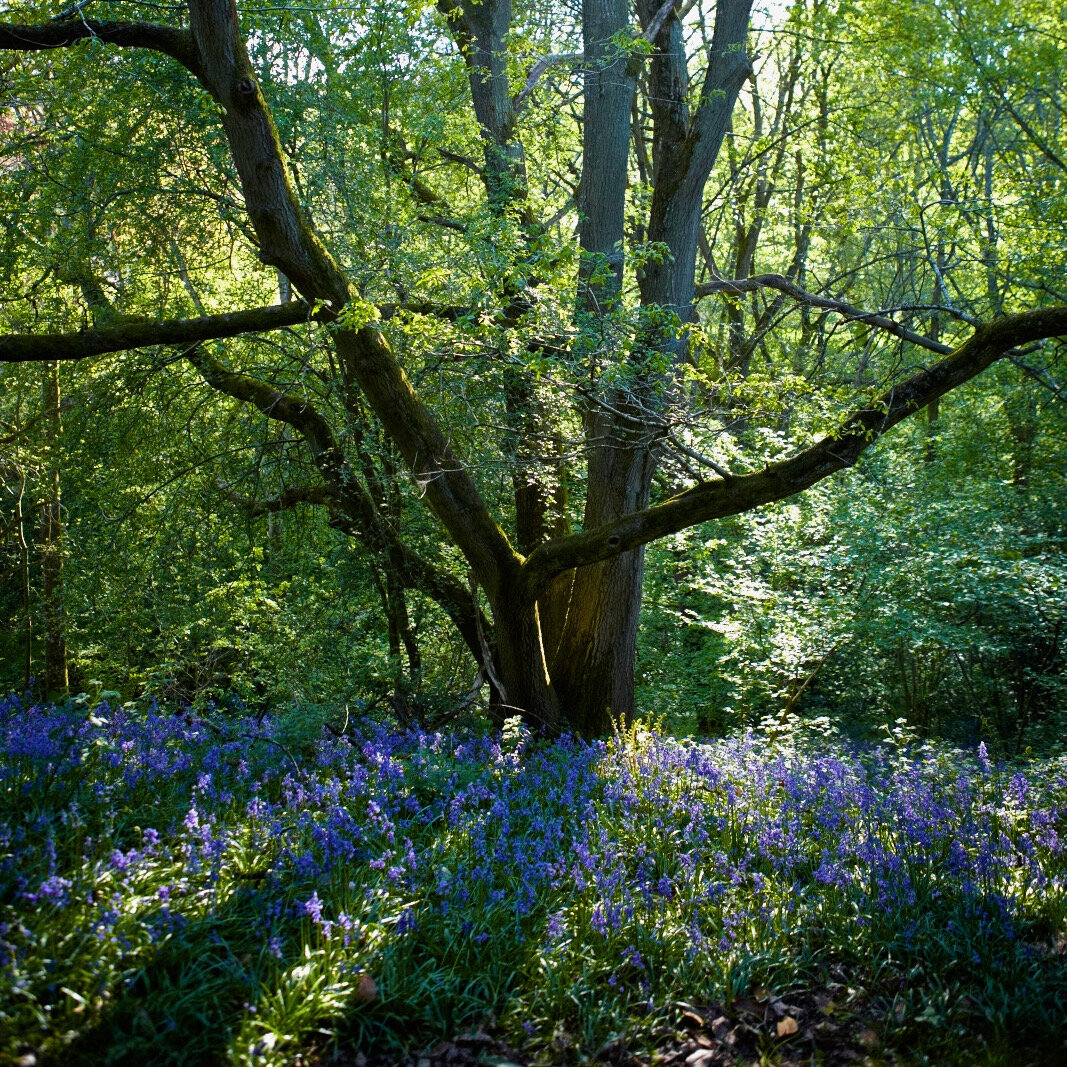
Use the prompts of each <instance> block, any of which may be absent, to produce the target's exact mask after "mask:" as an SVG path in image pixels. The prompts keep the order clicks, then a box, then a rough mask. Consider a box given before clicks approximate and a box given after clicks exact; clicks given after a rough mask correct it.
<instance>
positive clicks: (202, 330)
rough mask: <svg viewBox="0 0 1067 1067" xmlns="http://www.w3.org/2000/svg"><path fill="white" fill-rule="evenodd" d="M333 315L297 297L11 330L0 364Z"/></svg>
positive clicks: (0, 347)
mask: <svg viewBox="0 0 1067 1067" xmlns="http://www.w3.org/2000/svg"><path fill="white" fill-rule="evenodd" d="M332 317H333V316H331V315H330V314H329V313H328V312H318V313H313V312H312V309H311V305H310V304H306V303H304V302H303V301H301V300H297V301H293V302H291V303H288V304H277V305H272V306H269V307H260V308H250V309H248V310H247V311H231V312H227V313H226V314H224V315H202V316H200V317H199V318H195V319H172V320H170V321H169V322H125V323H120V324H119V325H117V326H106V327H100V328H99V329H93V330H84V331H82V332H81V333H51V334H9V335H8V336H7V337H0V363H33V362H38V361H45V360H70V359H85V358H86V357H88V356H99V355H102V354H104V353H105V352H128V351H130V350H131V349H134V348H151V347H153V346H155V345H188V344H196V343H198V342H200V341H210V340H217V339H219V338H223V337H237V336H238V335H240V334H243V333H264V332H266V331H268V330H279V329H281V328H282V327H284V326H296V325H297V324H298V323H301V322H307V321H308V320H309V319H312V318H318V319H320V320H325V319H328V318H332Z"/></svg>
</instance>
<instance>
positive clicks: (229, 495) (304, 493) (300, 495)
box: [218, 481, 335, 518]
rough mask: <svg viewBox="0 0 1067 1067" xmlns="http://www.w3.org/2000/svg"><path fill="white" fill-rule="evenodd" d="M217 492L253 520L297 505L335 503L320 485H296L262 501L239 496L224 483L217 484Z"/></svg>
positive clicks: (326, 504)
mask: <svg viewBox="0 0 1067 1067" xmlns="http://www.w3.org/2000/svg"><path fill="white" fill-rule="evenodd" d="M218 485H219V490H220V491H221V492H222V494H223V496H225V497H226V499H227V500H229V501H230V503H232V504H236V505H237V506H238V507H240V508H243V509H244V510H245V511H246V512H248V514H249V515H251V516H252V517H253V518H258V517H259V516H260V515H276V514H277V513H278V512H280V511H289V510H290V509H291V508H295V507H296V506H297V505H298V504H316V505H319V506H329V505H330V504H331V503H335V501H334V499H333V497H332V496H331V495H330V493H329V492H328V491H327V489H326V487H325V486H322V485H298V486H292V487H291V488H289V489H283V490H282V491H281V492H280V493H278V495H277V496H272V497H267V498H266V499H263V500H253V499H250V498H248V497H243V496H241V494H240V493H236V492H234V490H233V489H232V488H231V487H230V486H229V485H228V484H227V483H226V482H221V481H220V482H219V483H218Z"/></svg>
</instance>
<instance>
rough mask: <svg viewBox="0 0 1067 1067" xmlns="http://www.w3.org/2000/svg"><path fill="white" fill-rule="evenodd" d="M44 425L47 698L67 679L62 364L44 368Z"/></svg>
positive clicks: (43, 603) (63, 690)
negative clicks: (61, 467) (46, 444)
mask: <svg viewBox="0 0 1067 1067" xmlns="http://www.w3.org/2000/svg"><path fill="white" fill-rule="evenodd" d="M42 396H43V400H44V411H45V425H46V426H47V427H48V432H49V436H50V438H51V440H50V442H49V448H48V464H47V484H48V491H47V495H46V497H45V499H44V501H43V502H42V504H41V524H40V538H41V616H42V621H43V624H44V626H43V628H44V673H43V676H42V678H41V688H42V690H43V692H44V693H45V695H46V696H56V695H59V694H64V693H66V691H67V688H68V686H69V681H68V675H67V637H66V626H65V621H66V620H65V613H64V604H63V517H62V500H61V497H60V471H59V445H60V438H61V436H62V433H63V424H62V421H61V417H60V411H59V401H60V396H59V364H58V363H49V364H47V365H46V367H45V377H44V381H43V383H42Z"/></svg>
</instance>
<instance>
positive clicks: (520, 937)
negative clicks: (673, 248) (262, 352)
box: [0, 697, 1067, 1064]
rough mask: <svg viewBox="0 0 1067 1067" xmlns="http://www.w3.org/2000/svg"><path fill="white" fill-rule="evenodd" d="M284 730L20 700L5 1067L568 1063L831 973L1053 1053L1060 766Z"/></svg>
mask: <svg viewBox="0 0 1067 1067" xmlns="http://www.w3.org/2000/svg"><path fill="white" fill-rule="evenodd" d="M279 730H280V728H278V727H275V726H273V725H271V724H270V723H259V722H256V721H253V720H244V721H239V720H235V719H234V718H233V717H232V716H231V717H229V718H226V717H223V716H219V717H218V718H217V719H216V718H213V717H207V718H205V717H198V718H194V717H192V716H191V715H187V714H186V715H176V714H167V713H164V712H162V711H160V710H159V709H156V708H154V707H149V708H147V709H138V708H134V707H114V708H113V707H109V706H107V705H106V704H99V705H97V706H95V707H92V708H89V707H87V706H77V705H67V706H63V707H51V706H41V705H34V704H32V702H30V701H26V700H20V699H18V698H14V697H12V698H9V699H8V700H6V701H3V702H0V742H2V753H0V1060H2V1059H3V1058H4V1057H6V1058H8V1059H9V1060H11V1061H14V1060H17V1059H18V1058H19V1057H25V1056H29V1055H33V1056H34V1057H36V1058H37V1060H38V1062H45V1061H48V1060H52V1061H54V1062H63V1063H77V1062H104V1061H107V1062H115V1063H120V1062H128V1063H145V1062H152V1063H164V1062H174V1063H190V1062H196V1063H211V1062H232V1063H277V1064H282V1063H293V1062H294V1061H295V1060H296V1059H297V1057H298V1056H300V1055H301V1054H306V1053H307V1052H308V1050H309V1049H310V1048H312V1047H314V1048H315V1049H318V1050H319V1051H320V1052H321V1053H322V1054H323V1055H326V1054H328V1052H329V1048H330V1047H331V1046H332V1047H348V1048H358V1049H361V1050H363V1051H365V1052H367V1053H368V1054H370V1053H372V1052H373V1051H380V1050H384V1051H385V1052H389V1053H392V1052H395V1051H396V1050H398V1049H400V1048H402V1047H408V1048H417V1047H420V1046H421V1045H424V1044H427V1043H430V1042H432V1041H434V1040H436V1039H438V1038H442V1037H449V1036H452V1035H455V1034H456V1033H459V1032H460V1031H462V1030H463V1029H464V1028H466V1027H472V1026H477V1025H491V1026H495V1027H496V1030H497V1031H498V1032H499V1034H500V1035H501V1036H503V1037H504V1038H506V1039H507V1040H508V1042H509V1043H510V1044H511V1045H512V1046H513V1047H514V1048H516V1049H518V1050H519V1051H520V1053H522V1054H525V1055H526V1056H528V1057H529V1058H531V1059H533V1060H534V1061H537V1062H578V1061H579V1060H581V1059H583V1058H585V1057H587V1056H589V1055H591V1054H593V1053H594V1052H596V1051H597V1050H598V1049H601V1048H603V1047H604V1045H605V1044H606V1043H607V1042H609V1041H612V1040H613V1039H616V1038H619V1037H620V1036H623V1037H624V1039H625V1041H626V1042H627V1043H628V1044H629V1046H630V1047H631V1048H633V1049H637V1050H642V1049H644V1050H645V1051H649V1050H651V1048H652V1047H653V1046H655V1045H656V1044H657V1043H661V1042H663V1041H664V1040H666V1039H667V1038H666V1037H665V1035H667V1034H668V1032H669V1029H670V1027H671V1026H673V1024H674V1021H675V1019H676V1015H677V1010H678V1008H677V1005H678V1004H679V1003H680V1002H684V1003H687V1004H700V1003H703V1004H717V1005H721V1006H722V1010H723V1011H725V1012H727V1013H729V1012H730V1011H731V1007H732V1005H734V1004H735V1003H737V1002H739V999H740V998H744V997H746V996H748V995H749V994H750V993H751V991H753V990H756V989H760V988H762V989H764V990H771V991H775V992H780V993H782V994H783V995H785V994H787V993H788V992H789V991H791V990H802V989H811V988H818V987H820V986H822V985H824V984H825V983H829V982H831V981H832V982H833V983H835V988H837V987H841V988H846V989H847V993H848V996H849V997H850V998H851V1000H852V1001H853V1002H854V1003H855V1004H861V1005H862V1006H863V1010H864V1012H865V1013H866V1015H865V1018H866V1019H867V1020H868V1021H870V1022H871V1024H872V1025H873V1026H874V1027H875V1028H876V1029H877V1031H878V1039H879V1041H881V1042H883V1043H885V1044H886V1045H888V1046H889V1047H894V1046H896V1047H906V1048H907V1049H909V1055H912V1056H914V1057H918V1058H919V1059H921V1058H922V1057H927V1058H928V1059H929V1061H930V1062H946V1060H945V1056H946V1055H951V1056H955V1057H956V1060H954V1061H953V1062H963V1060H962V1059H961V1056H962V1052H961V1050H963V1049H966V1050H968V1053H967V1054H968V1055H972V1054H973V1055H974V1057H975V1058H976V1061H979V1062H991V1061H995V1058H996V1056H998V1055H1001V1054H1004V1055H1008V1054H1009V1053H1010V1050H1011V1049H1013V1048H1015V1049H1019V1048H1024V1049H1026V1050H1027V1051H1028V1052H1029V1054H1030V1055H1031V1056H1033V1057H1037V1058H1038V1059H1037V1061H1040V1058H1041V1057H1048V1062H1055V1058H1056V1056H1057V1055H1059V1054H1060V1052H1062V1049H1063V1038H1062V1036H1061V1035H1060V1032H1059V1031H1060V1026H1061V1021H1062V1019H1063V1018H1067V963H1065V957H1064V954H1063V938H1064V931H1065V926H1067V923H1065V919H1067V902H1065V897H1067V893H1065V875H1067V861H1065V857H1064V844H1063V841H1062V834H1063V831H1064V824H1065V818H1067V767H1064V766H1063V765H1061V764H1059V763H1056V762H1045V763H1041V762H1034V763H1031V764H1029V765H1027V766H1025V767H1024V766H1010V767H1009V766H995V765H993V764H992V763H991V762H990V760H989V759H988V757H987V756H986V754H985V751H984V749H980V750H979V752H978V753H977V754H966V753H962V752H959V751H954V750H948V749H939V748H936V747H933V746H925V747H924V746H918V745H915V744H914V743H911V742H909V741H907V739H904V738H900V737H897V736H890V737H889V738H888V739H887V742H886V743H885V744H883V745H880V746H875V747H870V748H864V749H860V748H856V747H853V746H849V745H847V744H845V743H844V742H842V741H840V740H839V739H837V738H836V737H835V736H833V735H832V733H827V734H821V735H817V736H810V735H806V734H804V733H803V732H799V733H798V732H796V731H790V732H784V733H783V732H782V731H780V730H778V731H764V732H759V733H748V734H746V735H744V736H742V737H737V738H733V739H730V740H725V741H719V742H715V743H713V744H697V743H693V742H679V741H676V740H673V739H670V738H666V737H663V736H659V735H657V734H654V733H648V732H642V731H630V732H628V733H626V734H623V735H620V736H618V737H616V738H615V739H614V740H612V741H609V742H606V743H597V744H582V743H578V742H575V741H571V740H563V741H559V742H555V743H551V744H549V743H546V742H535V741H533V740H532V739H531V738H530V737H529V736H528V735H527V734H526V733H525V731H523V730H522V729H520V728H518V727H517V725H515V724H511V726H510V727H509V729H508V730H506V731H505V733H504V734H503V735H498V736H495V737H479V736H462V735H452V734H446V733H421V732H415V731H412V732H406V733H390V732H388V731H385V730H383V729H381V728H376V727H372V726H365V727H363V728H362V730H361V731H360V732H358V733H355V734H352V735H351V736H344V737H336V736H332V735H330V736H325V737H322V738H319V739H317V740H308V739H304V740H303V741H302V742H301V745H300V746H299V747H293V744H292V739H291V738H289V737H288V736H287V735H284V731H282V732H279ZM802 1037H803V1035H797V1037H796V1038H795V1039H794V1041H798V1040H800V1039H801V1038H802ZM787 1040H788V1038H787ZM946 1050H948V1051H946ZM764 1054H765V1055H766V1056H767V1057H768V1058H770V1060H771V1061H772V1062H773V1057H774V1056H775V1055H776V1052H775V1048H774V1047H768V1048H766V1049H764ZM957 1054H959V1055H957ZM983 1056H984V1057H985V1059H982V1058H981V1057H983Z"/></svg>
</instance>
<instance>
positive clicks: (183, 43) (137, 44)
mask: <svg viewBox="0 0 1067 1067" xmlns="http://www.w3.org/2000/svg"><path fill="white" fill-rule="evenodd" d="M87 40H94V41H103V42H104V43H105V44H113V45H117V46H118V47H119V48H147V49H150V50H151V51H153V52H163V53H164V54H165V55H168V56H170V57H171V58H173V59H176V60H177V61H178V62H179V63H181V64H182V66H184V67H186V68H187V69H189V70H190V71H192V72H193V73H194V74H195V75H196V76H197V77H198V78H200V77H202V76H203V68H202V67H201V65H200V53H199V51H198V50H197V47H196V42H195V41H194V40H193V35H192V34H191V33H190V32H189V31H188V30H182V29H178V28H177V27H174V26H159V25H157V24H156V23H154V22H99V21H97V20H96V19H84V20H74V19H72V20H70V21H62V22H49V23H46V24H45V25H43V26H18V25H9V24H0V51H8V52H42V51H46V50H48V49H51V48H68V47H69V46H71V45H73V44H77V43H78V42H79V41H87Z"/></svg>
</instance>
